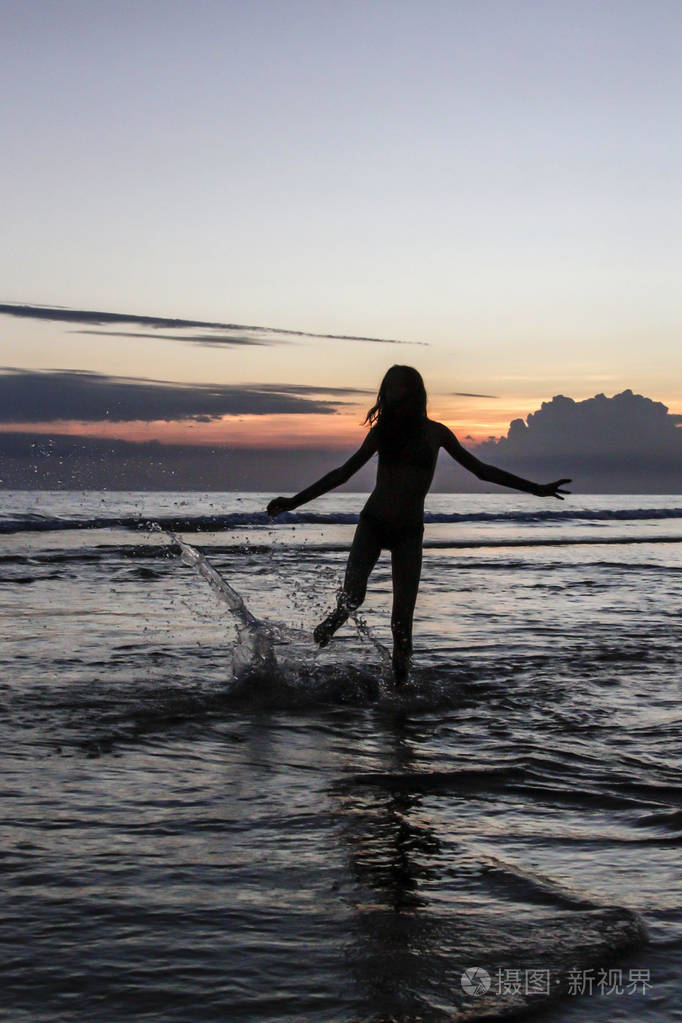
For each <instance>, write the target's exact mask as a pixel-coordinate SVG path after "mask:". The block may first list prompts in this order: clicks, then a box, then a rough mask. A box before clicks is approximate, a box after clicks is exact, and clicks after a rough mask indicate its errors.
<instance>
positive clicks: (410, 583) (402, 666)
mask: <svg viewBox="0 0 682 1023" xmlns="http://www.w3.org/2000/svg"><path fill="white" fill-rule="evenodd" d="M421 568H422V537H421V535H420V534H419V533H417V534H414V535H412V536H409V537H406V538H405V539H404V540H402V541H401V543H399V544H398V545H397V546H396V547H394V548H393V551H392V552H391V574H392V577H393V611H392V614H391V632H392V633H393V678H394V680H395V683H396V685H402V684H403V683H404V682H406V681H407V672H408V670H409V667H410V656H411V654H412V619H413V616H414V606H415V604H416V602H417V593H418V591H419V578H420V576H421Z"/></svg>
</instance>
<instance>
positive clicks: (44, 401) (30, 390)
mask: <svg viewBox="0 0 682 1023" xmlns="http://www.w3.org/2000/svg"><path fill="white" fill-rule="evenodd" d="M311 393H313V394H315V395H320V394H323V395H332V398H331V399H327V398H320V397H315V398H311V397H306V395H308V394H311ZM355 393H358V392H355V391H353V390H351V389H350V388H343V387H338V388H334V387H331V388H329V387H327V388H320V389H319V390H315V389H313V388H312V387H305V386H303V387H296V386H294V385H291V384H258V385H253V386H249V385H241V386H236V387H233V386H229V385H213V384H175V383H166V382H161V381H158V380H143V379H133V380H130V379H127V378H124V377H110V376H106V375H105V374H102V373H86V372H81V371H71V370H51V371H44V370H41V371H38V372H35V371H30V370H15V369H8V370H5V371H4V372H3V373H1V374H0V423H17V424H18V423H51V422H59V421H62V422H63V421H68V420H77V421H79V422H102V421H104V420H108V421H109V422H112V423H122V422H130V421H132V420H143V421H144V422H147V423H150V422H153V421H155V420H165V421H166V422H171V421H174V420H194V421H196V422H208V421H210V420H212V419H219V418H220V417H221V416H225V415H232V416H238V415H272V414H283V413H289V414H297V415H301V414H304V413H305V414H308V415H310V414H313V413H314V414H316V415H334V414H335V413H336V406H339V405H343V404H345V402H344V401H343V398H344V397H345V396H347V395H349V394H355Z"/></svg>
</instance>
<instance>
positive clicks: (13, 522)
mask: <svg viewBox="0 0 682 1023" xmlns="http://www.w3.org/2000/svg"><path fill="white" fill-rule="evenodd" d="M271 496H272V495H258V494H234V493H230V494H187V493H182V494H133V493H85V494H81V493H61V494H56V493H54V494H53V493H39V492H30V493H29V492H26V493H11V492H5V493H2V494H0V603H1V605H2V625H1V629H2V632H1V636H0V664H1V666H2V676H1V680H0V684H1V686H2V689H1V691H0V700H1V706H2V718H1V724H0V742H1V745H0V750H1V756H2V768H3V770H2V845H1V846H0V853H1V855H2V877H3V900H2V909H1V911H0V913H1V918H0V933H1V935H2V941H3V946H4V952H3V956H2V959H1V960H0V980H1V987H0V992H1V997H0V1016H1V1017H2V1018H6V1019H8V1020H12V1021H19V1023H21V1021H27V1023H28V1021H31V1023H40V1021H46V1023H47V1021H50V1023H54V1021H61V1020H78V1021H81V1020H82V1021H88V1023H89V1021H92V1020H98V1021H103V1023H115V1021H119V1020H131V1019H135V1020H144V1019H149V1020H155V1021H159V1020H160V1021H163V1020H169V1021H171V1020H173V1021H176V1020H178V1021H179V1020H183V1021H184V1020H187V1021H202V1023H203V1021H209V1020H243V1021H247V1020H248V1021H251V1020H253V1021H256V1020H258V1021H269V1020H273V1021H274V1020H286V1021H292V1023H293V1021H301V1020H330V1021H332V1020H334V1021H335V1020H338V1021H356V1020H357V1021H361V1020H362V1021H367V1023H369V1021H375V1023H378V1021H380V1020H384V1021H388V1020H396V1021H397V1020H400V1021H416V1020H422V1021H427V1023H429V1021H444V1020H452V1019H454V1020H465V1019H466V1020H474V1019H479V1018H480V1019H483V1018H504V1016H505V1015H506V1014H514V1013H516V1014H519V1013H520V1017H521V1018H522V1017H523V1016H525V1015H526V1014H530V1013H531V1012H536V1013H538V1015H537V1016H536V1017H535V1018H539V1019H547V1020H553V1021H554V1020H555V1021H559V1023H561V1021H569V1020H571V1021H573V1020H575V1021H584V1023H586V1021H588V1020H589V1021H592V1020H599V1021H612V1020H630V1019H632V1020H648V1021H658V1020H665V1021H668V1020H680V1019H682V1011H681V1010H680V1008H679V1005H680V992H681V990H682V908H681V906H682V878H681V877H680V869H679V863H680V846H681V845H682V783H681V781H680V754H681V753H682V742H681V739H680V724H681V721H682V701H681V698H680V697H681V694H680V660H681V657H682V633H681V628H680V627H681V625H682V600H681V598H682V556H681V555H682V499H680V498H679V497H666V496H655V497H653V496H613V495H611V496H590V497H582V496H579V495H573V496H572V497H570V498H568V499H567V500H566V501H565V502H563V503H559V502H558V501H550V500H545V501H540V500H538V499H537V498H532V497H528V496H525V495H515V494H507V493H500V494H495V495H483V496H474V495H445V494H438V495H431V496H430V497H429V499H428V503H427V515H426V531H425V550H424V562H423V568H422V582H421V589H420V593H419V598H418V602H417V609H416V614H415V629H414V645H415V654H414V663H413V667H412V671H411V676H410V681H409V683H408V685H407V686H406V687H405V688H404V690H402V691H398V692H396V691H395V690H394V689H393V687H392V685H391V681H390V672H389V671H388V657H389V655H390V645H391V636H390V607H391V575H390V555H389V554H388V553H384V554H383V555H382V556H381V558H380V560H379V562H378V564H377V566H376V568H375V571H374V573H373V575H372V578H371V580H370V585H369V588H368V595H367V599H366V602H365V605H363V607H362V608H361V609H360V612H359V614H358V615H357V616H356V620H355V621H354V622H353V621H350V622H348V623H347V624H346V625H345V626H344V627H343V628H342V629H341V630H340V631H339V633H337V635H336V636H335V638H334V639H333V641H332V643H331V644H330V646H329V647H328V648H326V649H324V650H322V651H319V650H317V649H316V647H315V646H314V644H313V643H312V638H311V634H312V630H313V628H314V626H315V624H316V623H317V622H318V621H319V620H320V619H321V617H322V616H323V615H324V614H325V613H326V612H328V611H329V610H330V608H331V607H332V605H333V603H334V599H335V593H336V590H337V589H338V587H339V585H340V584H341V581H342V578H343V569H344V565H345V558H346V555H347V551H348V547H349V544H350V540H351V538H352V533H353V528H354V524H355V522H356V521H357V514H358V512H359V510H360V508H361V507H362V503H363V500H364V497H363V495H360V494H330V495H327V496H326V497H324V498H322V499H320V500H318V501H315V502H314V503H313V504H311V505H307V506H306V507H304V508H301V509H298V510H297V511H296V512H294V513H292V514H289V515H284V516H282V517H281V519H280V520H278V521H277V522H273V521H271V520H268V519H267V518H266V516H265V514H264V511H263V509H264V506H265V504H266V502H267V500H268V499H269V497H271ZM3 1014H4V1015H3Z"/></svg>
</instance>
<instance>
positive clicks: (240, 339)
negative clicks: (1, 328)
mask: <svg viewBox="0 0 682 1023" xmlns="http://www.w3.org/2000/svg"><path fill="white" fill-rule="evenodd" d="M0 314H3V315H5V316H14V317H19V318H22V319H33V320H47V321H51V322H55V323H82V324H87V325H90V326H94V327H102V326H105V325H106V324H109V323H110V324H114V325H121V324H126V323H129V324H132V325H134V326H137V327H149V328H152V329H153V330H154V331H156V330H157V329H171V330H194V329H197V328H199V329H202V330H204V331H205V330H207V329H208V330H215V331H222V332H223V334H222V336H216V337H213V335H206V334H200V335H198V336H192V335H188V336H187V337H184V336H171V335H168V334H166V335H161V334H156V333H151V334H147V335H144V334H143V335H139V334H131V335H130V336H132V337H140V336H143V337H144V336H147V337H151V338H157V339H158V338H160V339H164V340H173V341H185V342H188V343H198V344H204V345H205V344H233V345H234V344H277V343H278V342H281V341H282V340H285V339H286V338H299V337H301V338H318V339H320V340H332V341H364V342H371V343H372V344H384V345H420V346H426V345H427V342H425V341H401V340H398V339H396V338H383V337H364V336H361V335H356V334H326V333H321V332H320V333H315V332H313V331H307V330H289V329H287V328H284V327H259V326H255V325H252V324H243V323H213V322H210V321H207V320H185V319H170V318H168V317H165V316H142V315H137V314H132V313H110V312H96V311H93V310H85V309H65V308H63V307H62V306H42V305H19V304H15V303H0ZM225 331H228V332H232V333H228V334H225V333H224V332H225ZM98 333H102V334H103V335H106V334H108V333H109V331H98ZM233 335H234V336H233ZM111 336H114V337H116V336H121V335H119V334H117V333H116V332H114V331H112V332H111Z"/></svg>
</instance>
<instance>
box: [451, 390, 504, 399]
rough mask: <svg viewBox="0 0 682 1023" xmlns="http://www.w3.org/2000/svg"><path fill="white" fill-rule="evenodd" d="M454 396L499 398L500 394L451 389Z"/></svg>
mask: <svg viewBox="0 0 682 1023" xmlns="http://www.w3.org/2000/svg"><path fill="white" fill-rule="evenodd" d="M450 394H451V396H452V397H453V398H499V394H472V393H471V392H470V391H451V392H450Z"/></svg>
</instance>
